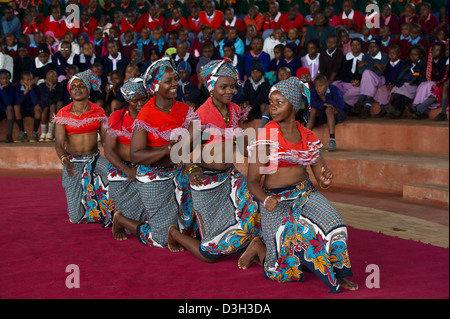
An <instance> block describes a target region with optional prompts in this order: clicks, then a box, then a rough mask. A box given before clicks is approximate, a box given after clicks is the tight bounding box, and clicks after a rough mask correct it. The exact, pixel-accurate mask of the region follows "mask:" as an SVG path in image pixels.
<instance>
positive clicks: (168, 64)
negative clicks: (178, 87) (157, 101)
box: [143, 56, 177, 95]
mask: <svg viewBox="0 0 450 319" xmlns="http://www.w3.org/2000/svg"><path fill="white" fill-rule="evenodd" d="M168 68H169V69H172V70H173V71H174V72H177V67H176V66H175V63H174V62H173V60H172V59H171V58H170V57H167V56H165V57H163V58H161V59H159V60H157V61H155V62H153V63H152V64H151V65H150V66H149V67H148V69H147V71H145V73H144V76H143V79H144V87H145V89H146V90H147V91H148V92H149V93H150V94H152V95H154V94H156V92H158V90H159V82H161V80H162V77H163V75H164V73H165V72H166V71H167V69H168Z"/></svg>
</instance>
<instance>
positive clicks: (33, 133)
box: [30, 131, 39, 143]
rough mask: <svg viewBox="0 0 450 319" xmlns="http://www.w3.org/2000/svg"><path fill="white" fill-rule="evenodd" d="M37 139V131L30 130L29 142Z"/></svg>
mask: <svg viewBox="0 0 450 319" xmlns="http://www.w3.org/2000/svg"><path fill="white" fill-rule="evenodd" d="M37 141H39V136H38V133H37V132H36V131H33V132H31V135H30V143H35V142H37Z"/></svg>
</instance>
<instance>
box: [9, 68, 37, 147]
mask: <svg viewBox="0 0 450 319" xmlns="http://www.w3.org/2000/svg"><path fill="white" fill-rule="evenodd" d="M15 87H16V92H15V93H16V95H15V96H16V100H15V105H14V117H15V118H16V122H17V126H18V127H19V135H18V136H17V138H16V139H15V140H14V142H15V143H18V142H26V141H27V140H28V136H27V132H25V128H24V125H23V118H24V117H27V116H29V117H33V116H35V112H34V109H35V108H36V107H38V106H39V105H38V104H39V94H38V92H37V89H36V85H35V84H34V83H33V75H32V74H31V72H30V71H23V72H22V74H21V75H20V82H19V83H17V84H16V85H15ZM40 121H41V119H40V118H36V117H35V118H34V124H33V131H32V132H31V135H30V142H37V141H38V140H39V136H38V132H37V131H38V129H39V124H40Z"/></svg>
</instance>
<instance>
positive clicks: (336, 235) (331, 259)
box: [239, 77, 358, 292]
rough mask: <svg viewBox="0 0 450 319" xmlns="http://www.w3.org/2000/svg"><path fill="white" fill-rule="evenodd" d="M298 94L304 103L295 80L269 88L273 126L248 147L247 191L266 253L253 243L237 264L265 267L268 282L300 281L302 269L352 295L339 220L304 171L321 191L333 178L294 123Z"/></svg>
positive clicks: (307, 134)
mask: <svg viewBox="0 0 450 319" xmlns="http://www.w3.org/2000/svg"><path fill="white" fill-rule="evenodd" d="M302 95H305V96H307V97H308V99H309V90H308V89H307V87H306V86H303V84H302V83H301V82H300V80H298V78H296V77H291V78H289V79H287V80H285V81H281V82H279V83H277V84H276V85H275V86H274V87H272V89H271V92H270V95H269V99H270V108H269V110H270V115H271V117H272V119H273V121H271V122H269V123H268V124H267V125H266V126H265V128H264V129H263V130H262V131H261V132H260V133H259V135H258V138H257V140H256V141H255V142H254V143H253V144H252V145H251V146H250V148H249V150H250V151H251V154H252V155H251V156H252V157H251V161H250V164H249V171H248V187H249V189H250V191H251V192H252V194H253V196H254V197H255V198H256V199H257V200H258V201H259V202H260V203H262V205H261V206H260V208H261V226H262V230H263V238H264V244H265V246H266V248H265V249H264V245H263V244H262V242H261V241H260V240H259V239H255V240H254V241H253V242H252V243H251V244H250V246H249V248H248V249H247V251H246V252H245V253H244V254H243V255H242V256H241V258H240V259H239V267H240V268H242V269H246V268H248V266H249V265H250V264H251V263H252V261H253V260H256V261H257V262H261V263H262V262H264V266H263V267H264V274H265V276H266V277H267V278H270V279H272V280H275V281H278V282H293V281H303V273H302V270H301V266H305V267H307V268H308V269H309V270H310V271H311V272H313V273H315V274H316V275H317V276H318V277H319V278H320V279H321V280H322V281H323V282H324V283H325V284H327V285H328V286H329V287H330V291H331V292H339V291H340V287H343V288H347V289H351V290H356V289H357V288H358V285H357V284H355V283H352V282H350V281H348V280H346V279H344V278H345V277H349V276H351V275H352V270H351V267H350V259H349V256H348V250H347V229H346V226H345V224H344V221H343V220H342V217H341V216H340V214H339V213H338V212H337V211H336V209H335V208H334V207H333V206H332V205H331V203H330V202H329V201H328V200H327V199H326V198H325V197H324V196H323V195H321V194H320V193H319V191H318V190H317V189H316V188H315V187H314V186H313V184H312V182H311V180H310V179H309V174H308V173H307V170H306V169H307V167H308V166H310V167H311V171H312V173H313V175H314V177H315V178H316V180H317V182H318V183H319V185H320V187H321V188H323V189H326V188H328V187H330V185H331V183H332V180H333V176H334V175H333V173H332V172H331V170H330V169H329V168H328V167H327V165H326V163H325V160H324V158H323V157H322V156H321V153H320V148H321V147H322V143H321V141H320V140H318V139H317V137H316V136H315V134H314V133H313V132H312V131H310V130H308V129H306V128H304V127H302V126H301V125H300V123H298V122H296V121H295V113H296V111H297V110H298V109H299V106H300V101H301V100H302ZM264 163H266V164H267V165H266V164H264ZM263 175H265V179H264V187H261V186H260V185H261V184H260V182H261V178H262V176H263Z"/></svg>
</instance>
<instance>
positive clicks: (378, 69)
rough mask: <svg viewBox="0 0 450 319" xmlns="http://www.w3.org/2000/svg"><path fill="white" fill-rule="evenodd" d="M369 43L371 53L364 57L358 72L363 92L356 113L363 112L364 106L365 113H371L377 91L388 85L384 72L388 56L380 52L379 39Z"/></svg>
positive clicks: (356, 106) (356, 105)
mask: <svg viewBox="0 0 450 319" xmlns="http://www.w3.org/2000/svg"><path fill="white" fill-rule="evenodd" d="M369 43H370V44H369V52H368V53H367V54H365V55H364V57H363V59H362V62H360V63H359V64H358V72H359V73H360V74H361V85H360V86H361V91H360V96H359V98H358V101H357V102H356V104H355V109H354V112H355V113H359V112H361V111H363V108H364V106H365V110H364V113H366V114H367V113H368V112H367V110H369V112H370V108H371V105H372V101H373V97H374V96H375V94H376V92H377V89H378V88H379V87H381V86H383V85H384V84H385V83H386V79H385V78H384V72H385V71H386V65H387V64H388V62H389V58H388V56H387V54H385V53H383V52H381V51H380V49H381V43H380V40H379V39H376V38H375V39H372V40H370V41H369ZM363 116H364V115H363Z"/></svg>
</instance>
